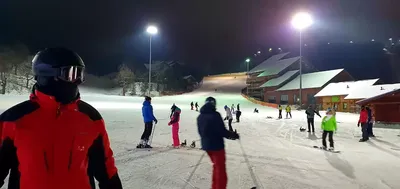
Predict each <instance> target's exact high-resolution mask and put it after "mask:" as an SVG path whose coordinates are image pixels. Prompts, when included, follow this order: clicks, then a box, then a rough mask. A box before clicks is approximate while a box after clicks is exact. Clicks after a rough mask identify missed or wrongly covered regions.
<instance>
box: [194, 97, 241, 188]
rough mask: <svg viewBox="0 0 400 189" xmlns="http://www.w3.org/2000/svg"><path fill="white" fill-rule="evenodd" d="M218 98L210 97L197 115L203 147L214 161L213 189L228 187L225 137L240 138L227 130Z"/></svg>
mask: <svg viewBox="0 0 400 189" xmlns="http://www.w3.org/2000/svg"><path fill="white" fill-rule="evenodd" d="M216 104H217V103H216V100H215V98H213V97H208V98H207V99H206V103H205V104H204V105H203V107H201V109H200V115H199V117H197V128H198V132H199V135H200V138H201V149H202V150H204V151H206V152H207V154H208V156H209V157H210V159H211V162H212V163H213V175H212V189H226V185H227V182H228V177H227V173H226V164H225V161H226V159H225V145H224V138H227V139H233V140H235V139H239V135H238V134H237V133H235V132H230V131H227V130H226V128H225V124H224V121H223V120H222V118H221V114H219V113H218V112H217V111H216V108H215V107H216Z"/></svg>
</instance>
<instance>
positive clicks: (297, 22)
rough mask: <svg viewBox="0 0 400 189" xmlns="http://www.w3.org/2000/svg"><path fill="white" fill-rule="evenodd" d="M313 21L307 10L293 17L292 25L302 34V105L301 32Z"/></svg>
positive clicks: (300, 101) (300, 94)
mask: <svg viewBox="0 0 400 189" xmlns="http://www.w3.org/2000/svg"><path fill="white" fill-rule="evenodd" d="M312 23H313V21H312V18H311V15H310V14H308V13H306V12H299V13H297V14H295V15H294V16H293V18H292V26H293V27H294V28H295V29H297V30H298V31H299V34H300V91H299V96H300V100H299V103H300V107H301V106H302V93H301V91H302V88H303V86H302V61H301V60H302V57H301V47H302V46H303V45H302V42H301V37H302V36H301V34H302V31H303V30H304V29H306V28H308V27H310V26H311V25H312Z"/></svg>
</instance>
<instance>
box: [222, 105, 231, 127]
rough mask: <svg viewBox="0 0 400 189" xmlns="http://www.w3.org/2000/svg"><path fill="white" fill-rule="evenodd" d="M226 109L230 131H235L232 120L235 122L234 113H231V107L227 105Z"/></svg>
mask: <svg viewBox="0 0 400 189" xmlns="http://www.w3.org/2000/svg"><path fill="white" fill-rule="evenodd" d="M224 109H225V112H226V120H228V126H229V131H233V128H232V120H233V117H232V112H231V110H230V109H229V107H228V106H227V105H225V106H224Z"/></svg>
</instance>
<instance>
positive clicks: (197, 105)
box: [194, 102, 199, 111]
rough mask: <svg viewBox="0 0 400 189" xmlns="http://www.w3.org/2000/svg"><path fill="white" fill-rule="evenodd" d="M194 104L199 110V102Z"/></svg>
mask: <svg viewBox="0 0 400 189" xmlns="http://www.w3.org/2000/svg"><path fill="white" fill-rule="evenodd" d="M194 106H195V107H196V111H199V104H198V103H197V102H196V104H195V105H194Z"/></svg>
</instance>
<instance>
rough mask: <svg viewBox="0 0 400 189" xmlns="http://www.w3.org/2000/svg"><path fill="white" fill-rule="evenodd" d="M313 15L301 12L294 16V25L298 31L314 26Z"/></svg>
mask: <svg viewBox="0 0 400 189" xmlns="http://www.w3.org/2000/svg"><path fill="white" fill-rule="evenodd" d="M312 23H313V22H312V18H311V15H310V14H308V13H306V12H300V13H297V14H296V15H294V17H293V19H292V25H293V27H294V28H296V29H298V30H303V29H304V28H307V27H309V26H310V25H311V24H312Z"/></svg>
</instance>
